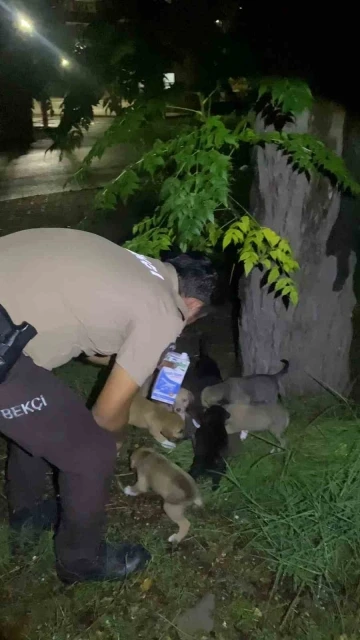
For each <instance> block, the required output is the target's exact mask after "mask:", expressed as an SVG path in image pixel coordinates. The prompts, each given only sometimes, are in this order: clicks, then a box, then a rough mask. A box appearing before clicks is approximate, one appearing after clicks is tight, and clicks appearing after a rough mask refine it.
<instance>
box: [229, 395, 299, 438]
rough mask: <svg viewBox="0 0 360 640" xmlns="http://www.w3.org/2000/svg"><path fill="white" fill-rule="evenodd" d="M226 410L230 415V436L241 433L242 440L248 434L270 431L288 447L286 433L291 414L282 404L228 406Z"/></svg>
mask: <svg viewBox="0 0 360 640" xmlns="http://www.w3.org/2000/svg"><path fill="white" fill-rule="evenodd" d="M225 409H226V411H227V412H228V414H230V416H229V418H228V419H227V420H226V425H225V426H226V431H227V433H228V434H233V433H239V434H240V437H241V439H242V440H244V439H245V437H246V436H247V432H248V431H250V432H253V431H254V432H256V431H270V433H272V434H273V435H274V436H275V437H276V438H277V440H278V441H279V443H280V446H281V447H282V448H285V447H286V440H285V438H284V436H283V433H284V431H285V430H286V429H287V427H288V426H289V419H290V418H289V412H288V411H287V410H286V409H285V407H283V406H282V405H281V404H270V405H265V404H264V405H246V404H228V405H225Z"/></svg>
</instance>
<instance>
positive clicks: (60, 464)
mask: <svg viewBox="0 0 360 640" xmlns="http://www.w3.org/2000/svg"><path fill="white" fill-rule="evenodd" d="M0 433H3V434H4V435H5V436H6V437H7V438H9V439H10V446H9V458H8V466H7V497H8V501H9V508H10V510H11V511H17V510H20V509H22V508H24V507H27V508H29V509H31V508H32V507H33V506H34V505H35V504H36V503H37V502H39V501H40V500H41V498H42V496H43V494H44V488H45V479H46V473H47V472H48V471H49V468H50V466H51V467H55V469H57V470H58V485H59V494H60V503H61V515H60V523H59V527H58V530H57V533H56V536H55V552H56V556H57V559H58V560H59V561H60V562H61V564H62V565H64V566H65V567H68V568H71V567H73V566H74V567H76V566H78V565H79V563H80V564H81V563H82V562H84V561H85V562H86V563H87V562H90V563H92V562H96V558H97V556H98V553H99V549H100V545H101V541H102V536H103V529H104V521H105V505H106V502H107V500H108V495H109V487H110V481H111V476H112V473H113V470H114V466H115V460H116V445H115V439H114V436H113V435H112V434H110V433H108V432H107V431H104V430H103V429H101V428H100V427H99V426H98V425H97V424H96V422H95V421H94V419H93V417H92V415H91V413H90V411H88V410H87V409H86V407H85V405H84V404H83V402H82V400H81V398H79V397H78V396H77V395H76V394H75V393H74V392H73V391H72V390H71V389H69V388H68V387H67V386H66V385H65V384H64V383H63V382H62V381H61V380H59V379H58V378H57V377H56V376H54V375H53V374H52V373H51V372H49V371H46V370H45V369H42V368H41V367H38V366H37V365H35V364H34V363H33V361H32V360H31V359H30V358H28V357H26V356H21V358H20V360H19V361H18V362H17V363H16V365H15V366H14V368H13V369H12V371H11V372H10V374H9V376H8V378H7V379H6V380H5V382H3V383H2V384H0Z"/></svg>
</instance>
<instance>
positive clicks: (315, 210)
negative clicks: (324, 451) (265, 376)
mask: <svg viewBox="0 0 360 640" xmlns="http://www.w3.org/2000/svg"><path fill="white" fill-rule="evenodd" d="M345 120H346V118H345V113H344V111H343V110H342V109H341V108H340V107H338V106H336V105H334V104H330V103H317V104H316V105H315V106H314V108H313V110H312V112H311V113H304V114H303V115H302V116H301V117H299V118H298V120H297V122H296V123H295V124H294V125H291V130H295V131H299V132H305V131H308V132H310V133H313V134H314V135H316V136H318V137H319V138H320V139H321V140H322V141H323V142H325V143H326V144H327V145H328V146H330V148H332V149H333V150H334V151H336V153H338V154H343V155H344V156H348V155H351V153H350V152H351V147H352V144H353V142H352V138H351V135H350V136H348V137H346V124H345ZM259 126H261V122H260V121H259ZM289 129H290V128H289ZM345 159H346V158H345ZM255 161H256V164H255V179H254V183H253V188H252V193H251V211H252V213H253V214H254V215H255V217H256V219H257V220H258V221H259V222H260V223H261V224H262V225H264V226H269V227H270V228H272V229H274V230H275V231H276V232H277V233H279V234H280V235H281V236H283V237H285V238H287V239H288V240H289V241H290V243H291V246H292V248H293V250H294V253H295V257H296V259H297V260H298V261H299V262H300V272H299V273H298V274H297V276H296V280H297V284H298V288H299V296H300V301H299V305H298V306H297V307H296V308H294V307H292V306H290V307H289V309H288V310H286V309H285V308H284V305H283V302H282V301H281V299H280V298H278V299H274V296H273V295H271V294H270V295H269V294H268V293H267V287H264V288H261V287H260V280H261V277H262V276H261V274H260V273H259V272H254V273H253V274H252V276H251V277H250V278H249V279H247V280H246V281H245V282H242V283H241V288H240V295H241V298H242V315H241V320H240V329H239V340H240V348H241V354H242V361H243V370H244V374H249V373H252V372H258V373H267V372H274V371H276V370H278V369H279V366H280V363H279V360H280V359H281V358H287V359H288V360H290V370H289V374H288V376H286V377H285V378H284V379H283V383H284V386H285V389H286V391H287V392H288V393H293V394H299V395H301V394H312V393H319V392H322V388H321V387H320V386H319V385H318V384H317V383H316V382H314V381H313V380H312V378H311V377H310V376H309V375H308V373H310V374H312V375H314V376H316V377H317V378H319V379H320V380H322V381H324V382H325V383H327V384H328V385H330V386H331V387H332V388H334V389H335V390H337V391H339V392H344V391H345V390H346V389H347V387H348V384H349V351H350V344H351V338H352V312H353V308H354V306H355V296H354V293H353V274H354V268H355V263H356V258H355V253H354V251H353V246H354V245H352V246H351V242H352V236H353V231H354V228H353V227H352V225H351V224H350V222H349V217H348V215H347V214H348V210H349V206H352V207H354V201H352V204H351V205H349V198H343V199H342V198H341V196H340V194H339V193H338V191H337V190H336V189H334V188H333V187H332V186H331V185H330V182H329V181H328V180H327V179H325V178H320V177H313V178H312V180H311V181H310V182H309V181H308V180H307V178H306V176H305V175H304V174H299V173H297V172H296V171H294V170H293V169H292V167H291V165H290V164H288V159H287V158H286V157H285V156H284V155H283V154H282V153H281V152H279V151H278V150H277V149H276V148H275V147H274V146H273V145H267V147H266V148H265V149H261V148H259V149H257V150H256V152H255ZM350 168H351V167H350Z"/></svg>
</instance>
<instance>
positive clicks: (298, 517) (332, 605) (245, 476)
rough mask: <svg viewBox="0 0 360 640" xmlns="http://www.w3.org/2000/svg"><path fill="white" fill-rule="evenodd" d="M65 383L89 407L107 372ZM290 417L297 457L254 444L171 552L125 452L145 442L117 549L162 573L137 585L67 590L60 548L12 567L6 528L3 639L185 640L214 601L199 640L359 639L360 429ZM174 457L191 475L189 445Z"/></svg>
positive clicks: (42, 550) (119, 521)
mask: <svg viewBox="0 0 360 640" xmlns="http://www.w3.org/2000/svg"><path fill="white" fill-rule="evenodd" d="M59 375H61V376H63V377H64V378H65V379H66V380H67V381H68V382H69V383H70V384H71V385H72V386H73V387H74V388H75V389H76V390H77V392H78V393H80V394H82V395H83V396H84V397H86V396H88V394H89V392H90V390H91V388H92V386H93V385H94V383H95V380H96V376H97V370H96V369H95V368H93V367H87V366H84V365H81V364H79V363H71V364H69V365H67V366H66V367H64V368H63V369H62V370H60V372H59ZM290 409H291V413H292V424H291V428H290V434H289V440H290V450H289V452H288V453H287V454H284V453H282V454H276V455H269V451H270V448H271V445H270V444H269V443H268V442H266V441H264V440H259V439H255V438H248V440H247V441H246V442H245V443H244V444H243V447H242V451H241V453H240V455H239V456H238V457H237V458H236V459H233V460H232V461H231V462H230V467H231V468H230V469H229V474H228V476H229V479H227V480H224V481H223V483H222V486H221V489H220V491H219V493H218V495H217V496H214V495H213V494H211V492H210V491H209V487H208V485H207V483H204V484H203V486H202V492H203V496H204V498H205V508H204V509H202V510H194V511H192V512H191V514H190V518H191V521H192V528H191V531H190V535H189V537H188V539H187V540H185V541H184V542H183V543H182V544H181V545H180V546H179V547H178V548H176V549H172V548H171V547H170V545H169V544H168V543H167V542H166V540H167V537H168V536H169V535H170V533H171V532H172V530H173V527H172V524H171V523H170V521H168V519H167V518H166V517H165V515H164V514H163V513H162V509H161V504H160V502H159V500H158V499H157V498H156V497H155V496H151V495H149V496H144V497H140V498H135V499H131V498H127V497H125V496H124V495H123V494H122V491H121V485H122V484H125V483H126V484H127V483H128V482H129V481H131V480H132V477H131V475H129V469H128V460H127V458H128V456H127V452H128V450H131V449H132V448H133V447H134V445H135V444H136V443H138V442H139V436H138V432H137V431H136V430H134V431H133V433H132V434H131V437H130V439H129V442H128V443H127V447H126V449H127V450H124V451H123V452H122V455H121V457H120V459H119V461H118V467H117V473H116V477H115V478H114V483H113V488H112V494H111V502H110V504H109V506H108V517H109V530H108V537H109V538H110V539H111V540H114V541H115V540H124V539H130V540H138V541H141V542H142V543H144V544H145V545H146V546H147V547H148V548H149V549H150V551H151V552H152V554H153V560H152V562H151V564H150V566H149V567H148V569H147V570H146V572H145V573H144V574H143V575H141V576H137V577H134V578H131V579H130V580H128V581H127V582H126V583H125V584H122V585H117V584H111V583H108V584H95V585H91V584H88V585H77V586H72V587H64V586H63V585H61V584H60V583H59V582H58V581H57V578H56V576H55V573H54V558H53V551H52V541H51V536H50V535H49V534H44V535H43V536H42V538H41V539H40V540H39V542H38V546H37V548H35V549H33V550H32V551H31V552H30V553H29V554H28V555H24V556H22V557H20V558H17V559H13V558H11V556H10V554H9V547H8V539H7V529H6V526H5V524H3V525H2V526H1V528H0V577H1V580H0V602H1V604H0V620H1V625H2V628H1V629H0V638H2V639H3V640H4V639H5V638H6V639H10V638H11V639H12V640H16V639H20V638H28V639H29V640H33V639H34V640H35V639H36V640H50V639H52V640H65V639H70V640H95V639H100V638H104V639H106V640H115V639H116V640H117V639H121V640H128V639H129V640H130V638H147V640H169V639H174V640H175V639H176V638H187V637H189V636H187V635H186V634H184V633H182V632H180V631H179V629H177V616H178V614H179V613H180V612H181V611H183V610H184V609H186V608H187V607H189V606H193V605H194V604H195V603H196V602H197V601H198V600H199V598H201V597H202V596H203V595H205V594H206V593H214V594H215V598H216V605H215V614H214V620H215V626H214V631H213V632H212V633H210V634H206V633H203V632H202V633H199V634H198V636H196V635H195V636H194V637H198V638H204V639H205V638H217V639H219V640H225V639H226V640H235V639H236V640H250V639H251V640H274V639H275V638H280V637H281V638H288V639H290V638H296V639H299V640H300V639H303V638H309V639H311V640H320V639H321V640H323V639H324V640H325V638H326V639H327V640H328V639H332V638H334V639H335V638H336V639H339V640H340V638H341V639H342V640H345V639H346V640H355V638H358V637H360V636H359V635H358V631H357V629H358V627H359V617H358V604H359V597H360V593H359V567H360V563H359V541H360V534H359V524H360V522H359V518H360V515H359V514H360V510H359V506H360V505H359V501H360V491H359V489H360V480H359V478H360V474H359V473H358V471H359V460H360V455H358V454H359V453H360V452H359V451H358V444H357V442H358V440H359V425H360V422H359V421H358V420H357V417H356V416H355V415H354V413H353V411H352V410H351V409H350V408H346V407H345V408H341V407H339V406H330V405H329V400H328V399H324V400H317V401H316V402H315V401H311V400H308V401H306V402H305V401H303V402H300V401H297V402H296V403H292V404H291V406H290ZM141 438H143V436H142V434H141ZM265 440H269V442H270V438H269V439H268V438H267V437H265ZM142 442H143V439H142ZM4 455H5V452H4ZM170 455H171V456H172V458H173V459H174V460H176V461H177V462H178V463H179V464H181V465H182V466H184V468H187V467H188V465H189V462H190V460H191V451H190V449H189V446H188V444H187V443H183V444H181V445H179V446H178V448H177V450H176V451H175V452H174V453H172V454H170ZM1 464H2V468H3V465H4V458H3V459H2V462H1ZM2 506H3V507H5V502H4V501H2ZM1 633H2V635H1Z"/></svg>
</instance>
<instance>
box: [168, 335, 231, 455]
mask: <svg viewBox="0 0 360 640" xmlns="http://www.w3.org/2000/svg"><path fill="white" fill-rule="evenodd" d="M219 382H222V377H221V373H220V369H219V367H218V365H217V363H216V362H215V360H214V359H213V358H211V357H210V356H209V355H208V352H207V348H206V340H205V338H204V336H203V337H202V338H200V340H199V357H198V359H197V360H196V362H195V366H194V367H193V368H192V369H190V370H189V371H188V373H187V374H186V376H185V380H184V387H183V388H182V390H181V391H182V396H181V399H180V400H179V404H177V399H176V401H175V408H176V407H177V406H180V404H181V403H182V408H184V404H185V403H186V402H187V401H188V404H187V406H186V409H185V410H186V411H187V412H188V413H189V414H190V417H189V416H188V415H187V417H186V422H185V432H184V437H185V438H187V439H192V440H193V438H194V436H195V431H196V424H197V423H199V422H200V417H201V415H202V405H201V393H202V391H203V389H205V388H206V387H212V385H215V384H218V383H219ZM187 389H190V391H187ZM186 391H187V394H188V396H187V398H186V395H185V393H184V392H186ZM193 419H194V420H195V423H194V421H193ZM193 445H194V442H193Z"/></svg>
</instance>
